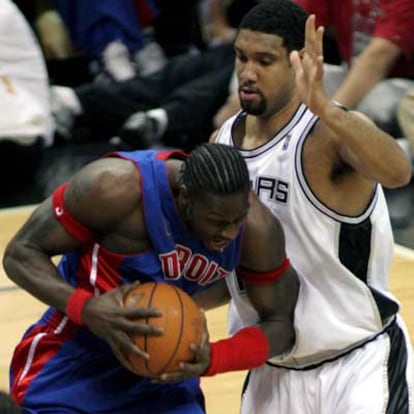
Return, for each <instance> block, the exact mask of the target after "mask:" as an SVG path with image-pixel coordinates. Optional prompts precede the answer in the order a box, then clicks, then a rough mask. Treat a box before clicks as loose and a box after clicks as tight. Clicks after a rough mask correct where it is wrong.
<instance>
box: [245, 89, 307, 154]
mask: <svg viewBox="0 0 414 414" xmlns="http://www.w3.org/2000/svg"><path fill="white" fill-rule="evenodd" d="M299 105H300V100H299V99H298V98H297V96H294V97H293V98H292V99H291V100H290V101H289V102H288V103H287V105H285V106H284V107H283V108H281V109H280V110H278V111H277V112H273V113H272V114H270V115H268V116H260V117H258V116H249V115H248V116H247V119H246V133H245V140H246V141H249V140H250V141H252V139H253V141H255V144H254V143H253V141H252V142H251V143H250V145H249V146H253V147H254V146H259V145H262V144H263V143H265V142H267V141H269V140H270V139H272V138H273V137H274V136H275V135H276V134H277V133H278V132H279V131H280V130H281V129H283V128H284V127H285V126H286V124H287V123H288V122H289V121H290V120H291V119H292V117H293V115H294V114H295V112H296V111H297V110H298V107H299Z"/></svg>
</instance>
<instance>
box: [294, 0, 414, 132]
mask: <svg viewBox="0 0 414 414" xmlns="http://www.w3.org/2000/svg"><path fill="white" fill-rule="evenodd" d="M294 1H295V2H296V3H298V4H299V5H301V6H303V7H304V8H305V9H306V10H307V11H308V12H309V13H314V14H315V15H316V23H317V25H323V26H325V36H334V39H335V40H336V42H337V45H338V50H339V52H340V56H341V58H342V60H343V65H342V66H341V67H339V66H336V67H327V68H326V69H325V76H326V77H325V79H326V80H325V82H326V83H325V84H326V88H327V91H328V93H330V94H331V95H332V96H333V98H334V99H335V100H337V101H339V102H340V103H341V104H343V105H345V106H347V107H349V108H356V109H358V110H359V111H361V112H363V113H365V114H366V115H368V116H369V117H370V118H371V119H372V120H374V121H375V122H376V123H377V124H378V125H379V126H380V127H381V128H383V129H385V130H386V131H387V132H389V133H390V134H392V135H394V136H395V137H398V136H399V134H400V131H399V130H398V123H397V122H396V111H397V106H398V103H399V102H400V100H401V98H402V96H403V94H404V93H405V92H406V91H407V90H408V89H409V88H410V87H414V36H413V34H412V31H413V27H414V3H413V1H412V0H377V1H363V0H294Z"/></svg>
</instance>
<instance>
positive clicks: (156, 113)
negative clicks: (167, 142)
mask: <svg viewBox="0 0 414 414" xmlns="http://www.w3.org/2000/svg"><path fill="white" fill-rule="evenodd" d="M146 114H147V116H148V117H150V118H152V119H155V120H156V121H157V126H158V128H157V137H161V136H162V135H163V134H164V132H165V130H166V129H167V126H168V115H167V112H166V111H165V109H162V108H156V109H151V110H149V111H147V112H146Z"/></svg>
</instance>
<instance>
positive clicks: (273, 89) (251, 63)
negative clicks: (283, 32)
mask: <svg viewBox="0 0 414 414" xmlns="http://www.w3.org/2000/svg"><path fill="white" fill-rule="evenodd" d="M234 48H235V51H236V73H237V79H238V83H239V98H240V104H241V107H242V108H243V109H244V110H245V111H246V112H247V113H249V114H252V115H257V116H271V115H273V114H274V113H276V112H279V111H280V110H281V109H283V108H284V107H285V106H286V105H287V104H288V102H289V101H290V100H291V99H292V97H293V95H294V92H295V74H294V70H293V68H292V66H291V65H290V62H289V56H288V52H287V49H286V48H285V47H284V46H283V39H282V38H281V37H279V36H275V35H271V34H267V33H262V32H255V31H251V30H247V29H241V30H240V31H239V33H238V34H237V37H236V40H235V43H234Z"/></svg>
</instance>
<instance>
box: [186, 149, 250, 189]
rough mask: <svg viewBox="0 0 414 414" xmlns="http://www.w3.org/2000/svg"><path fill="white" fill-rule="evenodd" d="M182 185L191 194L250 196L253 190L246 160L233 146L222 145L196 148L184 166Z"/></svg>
mask: <svg viewBox="0 0 414 414" xmlns="http://www.w3.org/2000/svg"><path fill="white" fill-rule="evenodd" d="M180 182H181V183H182V184H184V185H185V186H186V187H187V189H188V191H189V193H190V194H192V195H202V194H204V193H210V194H215V195H227V194H235V193H239V192H243V191H245V192H246V193H247V192H248V191H249V189H250V182H249V172H248V170H247V166H246V163H245V161H244V159H243V157H242V156H241V155H240V153H239V151H238V150H237V149H235V148H234V147H230V146H228V145H222V144H202V145H199V146H198V147H196V148H195V149H194V150H193V151H192V152H191V154H190V157H189V158H188V159H187V160H186V161H185V162H184V164H183V167H182V169H181V175H180Z"/></svg>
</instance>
